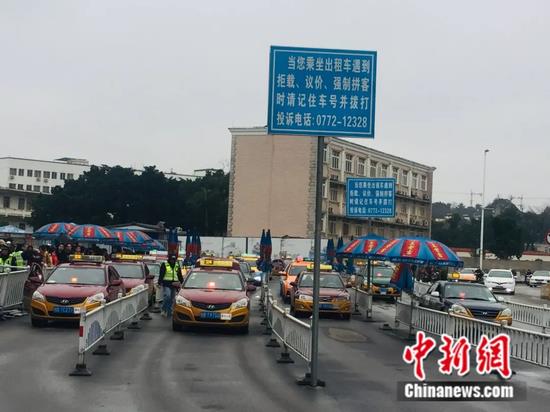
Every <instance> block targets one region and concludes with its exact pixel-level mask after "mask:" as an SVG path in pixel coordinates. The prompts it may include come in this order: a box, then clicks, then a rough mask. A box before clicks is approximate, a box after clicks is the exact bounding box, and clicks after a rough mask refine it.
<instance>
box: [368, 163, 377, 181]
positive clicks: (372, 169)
mask: <svg viewBox="0 0 550 412" xmlns="http://www.w3.org/2000/svg"><path fill="white" fill-rule="evenodd" d="M377 166H378V162H375V161H373V160H371V161H370V173H369V174H370V177H376V167H377Z"/></svg>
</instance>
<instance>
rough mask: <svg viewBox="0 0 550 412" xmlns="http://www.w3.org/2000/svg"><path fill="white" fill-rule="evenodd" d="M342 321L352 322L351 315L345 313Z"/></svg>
mask: <svg viewBox="0 0 550 412" xmlns="http://www.w3.org/2000/svg"><path fill="white" fill-rule="evenodd" d="M342 319H344V320H351V313H344V314H343V315H342Z"/></svg>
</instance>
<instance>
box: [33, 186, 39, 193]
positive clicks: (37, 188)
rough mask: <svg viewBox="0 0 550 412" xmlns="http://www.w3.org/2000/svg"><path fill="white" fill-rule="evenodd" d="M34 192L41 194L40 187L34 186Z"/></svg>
mask: <svg viewBox="0 0 550 412" xmlns="http://www.w3.org/2000/svg"><path fill="white" fill-rule="evenodd" d="M32 191H33V192H40V186H38V185H34V186H33V187H32Z"/></svg>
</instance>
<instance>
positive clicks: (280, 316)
mask: <svg viewBox="0 0 550 412" xmlns="http://www.w3.org/2000/svg"><path fill="white" fill-rule="evenodd" d="M262 296H263V297H264V299H265V301H264V302H265V303H264V306H265V313H266V322H267V323H266V326H267V328H268V329H269V330H270V333H273V334H274V335H275V336H277V338H279V340H280V341H281V343H282V344H283V354H281V358H282V359H288V352H287V348H288V349H290V350H292V351H293V352H294V353H296V354H297V355H298V356H300V357H301V358H302V359H304V360H305V361H306V362H307V363H308V366H309V363H310V362H311V326H310V325H309V324H307V323H305V322H302V321H301V320H299V319H296V318H295V317H294V316H292V315H290V312H289V310H288V309H286V308H283V307H281V306H279V305H278V304H277V301H276V300H275V299H273V295H272V294H271V291H270V290H269V289H268V288H267V286H265V285H264V287H262ZM269 346H277V345H269ZM285 363H286V362H285Z"/></svg>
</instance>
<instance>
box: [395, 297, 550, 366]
mask: <svg viewBox="0 0 550 412" xmlns="http://www.w3.org/2000/svg"><path fill="white" fill-rule="evenodd" d="M395 321H396V324H399V323H403V324H405V325H408V326H409V327H410V332H412V330H413V329H417V330H422V331H424V332H428V333H432V334H435V335H441V334H443V333H445V334H447V335H450V336H452V337H453V338H455V339H458V338H459V337H461V336H465V337H467V338H468V341H469V342H470V343H471V344H472V345H474V346H475V345H477V344H478V342H479V339H480V338H481V336H482V335H486V336H487V337H489V338H491V337H494V336H496V335H498V334H499V333H505V334H507V335H508V336H510V346H511V348H510V356H511V357H512V358H515V359H518V360H522V361H525V362H529V363H533V364H536V365H539V366H544V367H547V368H550V335H545V334H542V333H538V332H532V331H528V330H524V329H518V328H515V327H511V326H505V325H499V324H497V323H492V322H485V321H482V320H478V319H470V318H464V317H461V316H455V315H450V314H448V313H445V312H440V311H436V310H432V309H428V308H422V307H419V306H415V305H414V304H404V303H402V302H396V318H395ZM407 322H409V323H407Z"/></svg>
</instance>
